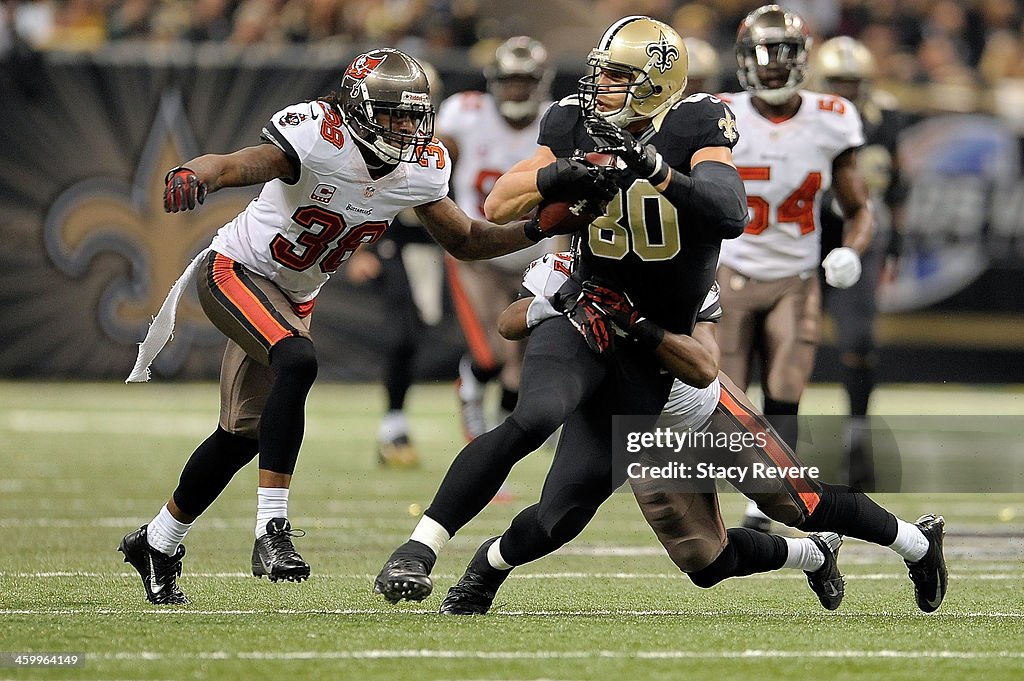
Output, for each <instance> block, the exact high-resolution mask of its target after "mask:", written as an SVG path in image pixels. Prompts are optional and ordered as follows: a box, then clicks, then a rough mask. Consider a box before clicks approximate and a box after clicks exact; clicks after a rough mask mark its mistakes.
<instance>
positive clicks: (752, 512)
mask: <svg viewBox="0 0 1024 681" xmlns="http://www.w3.org/2000/svg"><path fill="white" fill-rule="evenodd" d="M746 514H747V517H748V518H760V519H761V520H771V518H769V517H768V516H766V515H765V514H764V513H762V512H761V509H759V508H758V507H757V504H755V503H754V502H753V501H748V502H747V510H746Z"/></svg>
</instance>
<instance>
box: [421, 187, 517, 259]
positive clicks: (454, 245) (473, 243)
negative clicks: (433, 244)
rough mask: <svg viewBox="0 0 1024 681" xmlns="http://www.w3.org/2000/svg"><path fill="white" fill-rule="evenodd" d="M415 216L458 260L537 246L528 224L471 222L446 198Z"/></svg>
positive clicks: (501, 253)
mask: <svg viewBox="0 0 1024 681" xmlns="http://www.w3.org/2000/svg"><path fill="white" fill-rule="evenodd" d="M416 215H417V216H418V217H419V219H420V222H422V223H423V226H424V227H426V229H427V231H428V232H430V235H431V236H432V237H434V239H435V240H436V241H437V243H439V244H440V245H441V248H443V249H444V250H446V251H448V252H449V253H451V254H452V255H453V256H455V257H456V258H458V259H459V260H484V259H487V258H495V257H497V256H499V255H505V254H506V253H512V252H514V251H518V250H521V249H523V248H526V247H527V246H532V245H533V244H534V243H536V241H537V240H536V239H534V238H530V237H528V236H527V232H526V227H527V225H528V224H530V223H529V222H527V221H525V220H520V221H518V222H512V223H509V224H505V225H496V224H494V223H491V222H487V221H486V220H473V219H472V218H470V217H469V216H468V215H466V213H465V212H463V210H462V209H461V208H459V207H458V205H456V203H455V202H454V201H452V200H451V199H450V198H448V197H444V198H442V199H438V200H437V201H432V202H431V203H426V204H423V205H422V206H418V207H417V208H416Z"/></svg>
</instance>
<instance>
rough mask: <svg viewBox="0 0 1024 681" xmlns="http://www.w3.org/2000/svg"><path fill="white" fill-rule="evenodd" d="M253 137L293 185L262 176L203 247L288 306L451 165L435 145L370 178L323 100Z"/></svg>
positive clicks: (422, 196)
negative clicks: (278, 154)
mask: <svg viewBox="0 0 1024 681" xmlns="http://www.w3.org/2000/svg"><path fill="white" fill-rule="evenodd" d="M263 140H264V141H265V142H269V143H273V144H275V145H277V146H278V147H279V148H280V149H281V150H282V151H284V153H285V155H286V156H287V157H288V159H289V160H290V161H291V163H292V167H293V169H294V172H293V175H294V176H296V177H297V178H298V179H297V180H296V181H294V182H291V183H289V182H285V181H284V180H271V181H270V182H267V183H266V184H265V185H264V186H263V190H262V191H261V192H260V195H259V196H258V197H257V198H255V199H254V200H253V201H252V202H250V203H249V205H248V206H247V207H246V209H245V210H244V211H242V212H241V213H239V214H238V216H237V217H236V218H235V219H234V220H232V221H231V222H229V223H228V224H226V225H224V226H223V227H222V228H221V229H220V230H219V231H218V232H217V236H216V237H214V239H213V243H212V244H211V248H213V250H215V251H217V252H218V253H221V254H223V255H226V256H227V257H229V258H231V259H232V260H235V261H237V262H240V263H242V264H243V265H245V266H246V267H247V268H249V269H250V270H252V271H253V272H256V273H257V274H261V275H263V276H264V277H266V278H268V279H270V280H271V281H273V282H274V283H275V284H277V285H278V286H279V287H280V288H281V290H283V291H284V292H285V294H286V295H287V296H288V297H289V298H290V299H291V300H292V301H293V302H295V303H304V302H308V301H310V300H312V299H313V298H315V297H316V295H317V293H318V292H319V291H320V287H321V286H323V285H324V283H326V282H327V280H328V279H329V278H330V276H331V274H333V273H334V272H335V271H336V270H337V269H338V268H339V267H340V266H341V264H342V263H344V262H345V261H346V260H348V258H349V256H351V255H352V253H353V252H355V250H356V249H357V248H358V247H359V246H361V245H362V244H369V243H373V242H374V241H376V240H377V239H378V238H379V237H380V235H381V234H383V233H384V230H385V229H387V227H388V225H389V224H391V222H392V221H393V220H394V219H395V216H396V215H397V214H398V213H399V211H401V210H402V209H404V208H413V207H416V206H421V205H423V204H426V203H430V202H432V201H436V200H438V199H441V198H443V197H445V196H447V194H448V180H449V177H450V175H451V164H450V163H449V162H448V152H447V150H446V149H445V148H444V147H443V146H442V145H441V143H440V142H438V141H437V140H434V142H433V143H432V144H430V145H428V146H427V148H426V153H425V154H424V155H423V158H422V160H420V162H419V163H399V164H398V166H397V167H396V168H395V169H394V170H393V171H391V172H390V173H388V174H387V175H385V176H384V177H382V178H379V179H377V180H374V179H372V178H371V177H370V173H369V171H368V170H367V168H366V162H365V161H364V160H363V156H362V154H361V153H360V151H359V148H358V146H357V144H358V143H357V142H356V141H355V140H354V139H353V138H352V133H351V132H350V131H349V129H348V128H347V127H345V125H344V124H343V123H342V120H341V116H340V115H339V114H338V112H337V111H336V110H335V109H334V107H332V106H331V105H330V104H328V103H327V102H322V101H315V102H306V103H303V104H295V105H293V106H289V107H287V108H285V109H282V110H281V111H279V112H277V113H276V114H274V115H273V117H272V118H271V120H270V122H269V123H267V125H266V127H264V129H263Z"/></svg>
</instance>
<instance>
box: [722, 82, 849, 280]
mask: <svg viewBox="0 0 1024 681" xmlns="http://www.w3.org/2000/svg"><path fill="white" fill-rule="evenodd" d="M800 97H801V99H802V100H803V101H802V103H801V104H800V109H799V110H798V111H797V113H796V115H794V116H793V117H792V118H788V119H786V120H783V121H771V120H769V119H767V118H765V117H764V116H762V115H761V114H760V113H758V111H757V110H756V109H754V106H753V103H752V102H751V95H750V93H749V92H742V93H739V94H734V95H725V96H723V99H724V100H725V101H728V102H729V103H730V106H731V107H732V110H733V112H734V113H735V115H736V122H737V125H738V126H739V129H740V130H741V131H742V133H743V135H742V137H741V139H740V141H739V143H738V144H737V145H736V147H735V148H734V149H733V161H734V162H735V164H736V168H737V169H738V170H739V173H740V177H741V178H742V179H743V184H744V187H745V188H746V190H747V206H748V214H749V216H750V222H749V223H748V224H747V228H746V230H744V233H743V234H742V235H741V236H740V237H739V238H738V239H732V240H731V241H726V242H723V243H722V253H721V257H720V260H719V262H720V263H721V264H723V265H726V266H727V267H731V268H732V269H734V270H736V271H737V272H740V273H741V274H743V275H745V276H748V277H750V278H752V279H758V280H762V281H774V280H777V279H783V278H785V277H791V276H795V275H798V274H801V273H803V272H807V271H813V270H816V269H817V267H818V265H819V263H820V257H821V254H820V248H821V230H820V225H819V224H818V216H819V211H818V207H819V204H820V202H821V196H822V194H823V193H824V192H825V190H827V189H828V188H829V187H830V186H831V185H832V162H833V161H834V160H835V158H836V157H837V156H839V155H840V154H841V153H843V152H844V151H846V150H847V149H852V148H856V147H859V146H862V145H863V144H864V132H863V129H862V125H861V120H860V115H859V114H858V113H857V109H856V108H855V107H854V105H853V104H851V103H850V102H849V101H847V100H845V99H843V98H841V97H836V96H834V95H825V94H818V93H814V92H807V91H802V92H801V93H800Z"/></svg>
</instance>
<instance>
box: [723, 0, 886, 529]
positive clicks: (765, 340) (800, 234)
mask: <svg viewBox="0 0 1024 681" xmlns="http://www.w3.org/2000/svg"><path fill="white" fill-rule="evenodd" d="M810 41H811V39H810V36H809V33H808V30H807V26H806V24H805V23H804V21H803V20H802V19H801V18H800V17H799V16H798V15H796V14H794V13H792V12H789V11H786V10H784V9H782V8H780V7H779V6H778V5H765V6H764V7H761V8H759V9H757V10H754V11H753V12H751V13H750V14H748V15H747V17H746V18H745V19H744V20H743V22H742V24H741V25H740V30H739V33H738V37H737V42H736V58H737V62H738V64H739V70H738V72H737V74H738V76H739V79H740V83H741V84H742V85H743V86H744V88H745V89H746V91H745V92H741V93H738V94H733V95H727V96H725V97H724V99H725V100H726V101H728V102H729V103H730V106H731V107H732V110H733V112H734V113H735V115H736V125H737V126H738V127H739V129H740V131H741V132H742V137H741V139H740V141H739V143H738V144H737V145H736V149H735V153H734V158H735V160H736V166H737V168H738V169H739V172H740V177H742V178H743V181H744V185H745V187H746V191H747V205H748V208H749V223H748V224H747V227H746V229H745V230H744V233H743V235H741V236H740V238H738V239H734V240H733V241H731V242H725V243H724V244H723V245H722V253H721V257H720V259H719V269H718V283H719V286H720V287H721V289H722V306H723V308H725V310H726V314H725V315H724V317H723V319H722V323H721V347H722V369H723V371H725V373H727V374H728V375H729V376H730V377H732V379H733V380H734V381H736V383H737V385H739V386H740V387H741V388H743V389H746V388H747V385H748V383H749V380H750V371H751V367H752V365H753V362H754V359H755V357H757V358H758V360H759V362H760V368H761V372H760V373H761V387H762V389H763V391H764V412H765V414H766V415H767V416H768V418H769V420H771V421H772V424H773V425H774V426H775V428H776V429H777V430H778V431H779V432H780V433H781V434H782V436H783V437H784V438H785V440H786V442H787V443H789V445H790V447H791V448H793V449H795V448H796V443H797V423H796V415H797V411H798V409H799V403H800V397H801V395H802V394H803V390H804V386H805V385H806V383H807V380H808V378H809V377H810V374H811V370H812V369H813V367H814V353H815V349H816V347H817V343H818V334H819V328H818V327H819V323H820V319H821V289H820V285H819V283H818V276H817V269H818V267H819V265H820V266H821V267H822V268H824V270H825V280H826V282H827V283H828V284H829V285H831V286H835V287H837V288H846V287H849V286H852V285H853V284H854V283H855V282H856V281H857V279H858V278H859V276H860V271H861V264H860V254H861V253H863V252H864V250H865V249H866V248H867V246H868V244H869V243H870V241H871V232H872V215H871V210H870V208H869V205H868V191H867V187H866V184H865V182H864V180H863V178H862V177H861V174H860V172H859V170H858V168H857V148H858V147H860V146H861V145H863V144H864V134H863V131H862V127H861V121H860V117H859V116H858V114H857V110H856V108H855V107H854V105H853V104H852V103H851V102H849V101H847V100H845V99H843V98H841V97H837V96H835V95H825V94H817V93H813V92H807V91H805V90H803V89H802V86H803V83H804V81H805V79H806V77H807V67H808V64H807V62H808V50H809V47H810ZM829 187H831V188H832V190H833V192H834V194H835V196H836V199H837V200H838V202H839V205H840V206H841V207H842V210H843V214H844V215H845V216H846V219H847V223H846V230H845V234H844V237H843V244H842V246H841V247H840V248H837V249H835V250H833V251H832V252H831V253H829V255H828V257H826V258H825V259H824V260H823V261H822V260H821V254H820V248H821V229H820V224H819V208H820V204H821V196H822V194H823V193H824V192H825V191H826V190H827V189H829ZM750 510H751V512H752V514H751V517H750V519H749V521H748V525H749V526H751V527H758V528H760V529H768V524H767V523H765V521H764V519H758V518H757V517H756V512H755V509H753V508H751V509H750Z"/></svg>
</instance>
